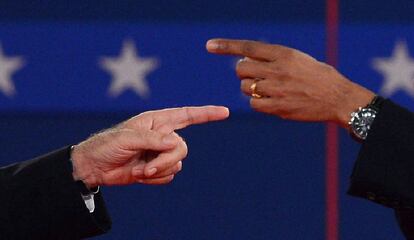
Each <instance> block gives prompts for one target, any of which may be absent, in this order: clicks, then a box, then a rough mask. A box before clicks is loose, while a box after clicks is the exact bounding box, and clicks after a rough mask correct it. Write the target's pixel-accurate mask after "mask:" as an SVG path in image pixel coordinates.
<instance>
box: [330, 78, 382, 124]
mask: <svg viewBox="0 0 414 240" xmlns="http://www.w3.org/2000/svg"><path fill="white" fill-rule="evenodd" d="M374 97H375V93H373V92H372V91H370V90H368V89H366V88H364V87H362V86H360V85H357V84H355V83H353V82H350V81H349V86H348V87H347V91H345V92H344V96H343V100H342V101H341V102H340V103H339V104H338V105H337V112H336V116H337V117H336V119H337V120H336V122H337V123H338V125H339V126H341V127H343V128H345V129H347V130H349V121H350V119H351V113H352V112H354V111H356V110H357V109H358V108H359V107H365V106H367V105H368V104H369V103H370V102H371V101H372V99H374Z"/></svg>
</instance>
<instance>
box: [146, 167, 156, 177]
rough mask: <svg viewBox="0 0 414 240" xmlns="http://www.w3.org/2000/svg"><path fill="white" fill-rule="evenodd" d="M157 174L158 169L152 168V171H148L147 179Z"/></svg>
mask: <svg viewBox="0 0 414 240" xmlns="http://www.w3.org/2000/svg"><path fill="white" fill-rule="evenodd" d="M156 172H157V169H156V168H151V169H150V170H148V172H147V174H146V175H147V177H150V176H152V175H154V174H155V173H156Z"/></svg>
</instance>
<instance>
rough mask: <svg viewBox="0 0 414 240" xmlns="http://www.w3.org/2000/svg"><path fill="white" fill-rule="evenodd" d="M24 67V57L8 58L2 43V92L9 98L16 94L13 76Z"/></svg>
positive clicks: (0, 56) (0, 86)
mask: <svg viewBox="0 0 414 240" xmlns="http://www.w3.org/2000/svg"><path fill="white" fill-rule="evenodd" d="M23 65H24V59H23V58H22V57H17V56H15V57H6V56H5V55H4V53H3V49H2V47H1V43H0V91H2V92H3V94H4V95H6V96H7V97H12V96H13V95H14V94H16V88H15V87H14V83H13V81H12V75H13V74H14V73H15V72H16V71H17V70H19V69H21V68H22V67H23Z"/></svg>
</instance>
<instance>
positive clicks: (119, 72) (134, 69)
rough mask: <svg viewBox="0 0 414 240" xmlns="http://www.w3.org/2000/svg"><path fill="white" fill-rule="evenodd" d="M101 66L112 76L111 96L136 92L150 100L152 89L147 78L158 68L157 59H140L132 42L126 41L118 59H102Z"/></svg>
mask: <svg viewBox="0 0 414 240" xmlns="http://www.w3.org/2000/svg"><path fill="white" fill-rule="evenodd" d="M99 64H100V66H101V67H102V68H103V69H104V70H106V71H107V72H109V73H110V74H111V75H112V82H111V86H110V87H109V95H110V96H112V97H117V96H119V95H121V94H122V93H123V92H124V91H125V90H127V89H128V88H129V89H132V90H134V91H135V92H136V93H137V94H138V95H139V96H140V97H141V98H148V97H149V95H150V89H149V87H148V83H147V81H146V79H145V78H146V76H147V75H148V74H149V73H150V72H152V71H154V70H155V69H156V68H157V66H158V61H157V59H155V58H140V57H139V56H138V52H137V49H136V47H135V44H134V42H133V41H132V40H125V41H124V43H123V46H122V50H121V53H120V55H119V56H118V57H115V58H111V57H102V58H101V59H100V61H99Z"/></svg>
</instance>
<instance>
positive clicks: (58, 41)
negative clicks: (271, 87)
mask: <svg viewBox="0 0 414 240" xmlns="http://www.w3.org/2000/svg"><path fill="white" fill-rule="evenodd" d="M411 10H414V3H413V2H412V1H409V0H396V1H392V3H390V2H388V1H385V0H384V1H363V3H362V2H361V1H356V0H352V1H351V0H349V1H346V2H344V3H342V4H341V12H340V13H341V14H340V15H341V17H342V18H341V20H342V22H341V25H340V34H339V47H340V49H339V53H340V55H339V56H340V59H339V68H340V70H341V71H342V72H343V73H344V74H345V75H346V76H348V77H349V78H350V79H352V80H354V81H356V82H358V83H360V84H362V85H364V86H366V87H368V88H370V89H372V90H374V91H376V92H378V91H380V92H381V90H382V89H383V87H384V85H385V84H386V83H387V82H388V83H389V82H393V83H396V84H397V83H400V85H398V84H397V85H396V86H397V87H395V88H394V90H393V91H388V92H387V96H388V97H391V98H393V99H394V100H396V101H397V102H398V103H400V104H402V105H404V106H407V107H409V108H410V109H413V107H412V106H413V96H414V91H413V90H412V89H411V88H410V84H412V85H413V86H414V81H411V80H412V77H413V76H414V75H413V76H408V77H407V79H408V83H407V81H406V82H405V84H407V85H401V82H402V81H401V80H400V81H399V80H398V76H394V75H392V76H391V77H390V76H386V74H384V72H381V71H380V70H378V67H376V65H375V62H376V61H378V59H380V58H382V59H383V60H389V61H392V60H393V59H403V61H402V62H403V63H407V64H408V65H406V66H408V67H410V65H409V63H410V62H414V59H412V57H411V52H412V50H411V49H412V48H414V38H413V34H412V33H413V32H414V26H413V25H412V23H411V22H412V21H413V20H414V19H413V15H412V14H411V13H412V11H411ZM324 21H325V4H324V1H303V0H301V1H299V0H298V1H294V0H290V1H288V0H278V1H260V2H258V1H249V0H243V1H237V2H235V1H226V0H222V1H210V2H206V1H161V0H158V1H154V0H152V1H102V0H101V1H87V2H86V1H1V2H0V45H1V49H2V50H1V51H0V114H1V119H2V120H1V121H0V132H1V133H2V134H1V135H0V143H1V144H2V146H3V148H2V151H0V163H1V165H5V164H7V163H11V162H15V161H19V160H25V159H28V158H31V157H34V156H36V155H39V154H42V153H44V152H46V151H50V150H53V149H54V148H58V147H60V146H62V145H68V144H74V143H77V142H79V141H81V140H82V139H84V138H86V137H88V135H89V134H91V133H93V132H95V131H98V130H100V129H102V128H107V127H110V126H111V125H113V124H115V123H117V122H119V121H122V120H124V119H126V118H128V117H130V116H133V115H134V114H137V113H139V112H142V111H145V110H149V109H158V108H164V107H174V106H184V105H204V104H219V105H226V106H228V107H230V110H231V111H232V115H231V117H230V119H229V120H228V121H225V122H220V123H212V124H207V125H203V126H194V127H191V128H189V129H185V130H183V131H182V132H181V134H182V135H183V136H184V137H185V139H186V140H187V142H188V145H189V148H190V152H189V157H188V159H187V160H186V161H185V164H184V169H183V172H182V173H181V174H179V176H177V178H176V179H175V181H174V182H173V183H172V184H170V185H167V186H157V187H154V186H142V185H137V186H128V187H119V188H104V189H103V192H104V194H105V199H106V201H107V204H108V207H109V211H110V213H111V215H112V217H113V222H114V225H113V229H112V231H111V232H110V233H109V234H107V235H104V236H102V237H98V239H324V238H325V166H324V164H325V146H326V143H325V126H324V125H323V124H304V123H295V122H289V121H283V120H280V119H278V118H276V117H272V116H265V115H262V114H257V113H254V112H252V111H251V110H250V109H249V106H248V98H246V97H244V96H242V94H241V93H240V92H239V82H238V80H237V79H236V77H235V74H234V65H235V63H236V61H237V59H236V58H232V57H218V56H212V55H209V54H207V53H206V51H205V50H204V44H205V42H206V40H208V39H209V38H212V37H230V38H249V39H256V40H262V41H267V42H272V43H278V44H284V45H288V46H291V47H295V48H298V49H300V50H302V51H305V52H307V53H309V54H311V55H313V56H314V57H316V58H318V59H320V60H324V58H325V34H326V33H325V23H324ZM398 49H399V50H398ZM397 53H402V54H400V55H398V54H397ZM404 54H405V55H404ZM128 56H129V57H130V58H128ZM404 56H405V57H404ZM398 57H400V58H398ZM105 59H106V60H105ZM376 59H377V60H376ZM111 61H112V63H115V64H116V63H119V65H118V67H119V68H114V67H112V68H111V67H110V66H108V62H111ZM137 61H141V63H143V62H146V65H145V64H142V66H147V67H146V68H145V67H144V68H142V70H141V71H139V72H131V73H127V74H126V75H127V77H126V78H125V77H124V78H123V77H122V76H124V75H125V74H124V75H122V74H123V73H125V72H128V71H130V70H131V68H129V67H128V66H130V65H128V64H132V65H133V63H135V64H136V63H137ZM105 62H106V64H105ZM122 63H124V64H122ZM125 63H128V64H125ZM114 69H115V70H114ZM116 69H118V70H119V69H120V70H119V71H118V70H116ZM140 69H141V68H140ZM397 70H398V69H397ZM410 77H411V78H410ZM128 80H130V81H128ZM410 81H411V82H410ZM131 82H132V84H131ZM138 83H140V84H138ZM10 84H11V85H13V86H14V90H11V88H10ZM116 84H120V85H118V87H119V88H118V91H117V92H116V93H114V92H113V91H112V92H111V90H110V89H111V86H112V87H113V88H116V87H114V86H116ZM142 86H144V87H142ZM407 86H408V87H407ZM122 87H124V88H122ZM413 88H414V87H413ZM143 89H144V90H143ZM145 89H146V90H145ZM358 148H359V145H358V144H357V143H355V142H353V141H352V140H351V139H350V138H349V137H348V134H347V133H345V132H341V139H340V153H341V155H340V167H341V171H340V180H341V181H340V190H339V192H340V226H339V228H340V238H341V239H349V240H351V239H352V240H354V239H402V236H401V234H400V232H399V229H398V226H397V225H396V222H395V220H394V217H393V212H392V211H391V210H389V209H386V208H383V207H381V206H379V205H374V204H372V203H370V202H367V201H364V200H359V199H355V198H351V197H349V196H347V195H346V194H345V192H346V189H347V184H348V177H349V175H350V173H351V169H352V166H353V163H354V160H355V157H356V154H357V152H358ZM0 235H1V233H0Z"/></svg>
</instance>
